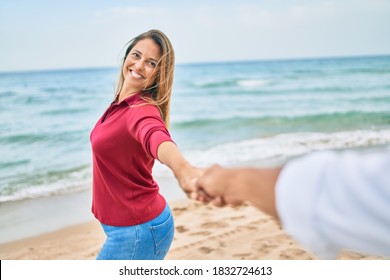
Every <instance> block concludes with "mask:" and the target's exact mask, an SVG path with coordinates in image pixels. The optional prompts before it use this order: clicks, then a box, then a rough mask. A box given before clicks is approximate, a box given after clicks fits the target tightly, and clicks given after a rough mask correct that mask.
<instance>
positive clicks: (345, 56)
mask: <svg viewBox="0 0 390 280" xmlns="http://www.w3.org/2000/svg"><path fill="white" fill-rule="evenodd" d="M382 56H383V57H385V56H390V53H387V54H360V55H331V56H308V57H285V58H254V59H243V60H224V61H223V60H218V61H199V62H179V63H176V66H182V65H183V66H191V65H207V64H229V63H250V62H271V61H298V60H316V59H318V60H328V59H343V58H364V57H367V58H369V57H382ZM116 68H118V66H115V65H112V66H79V67H77V66H76V67H59V68H42V69H19V70H0V74H13V73H32V72H35V73H43V72H62V71H64V72H67V71H86V70H99V69H100V70H103V69H116Z"/></svg>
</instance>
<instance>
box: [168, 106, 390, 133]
mask: <svg viewBox="0 0 390 280" xmlns="http://www.w3.org/2000/svg"><path fill="white" fill-rule="evenodd" d="M371 110H372V108H371V109H370V110H369V111H368V112H362V111H348V110H347V111H345V110H343V109H339V111H337V109H332V110H329V111H323V112H316V111H315V110H313V111H312V112H301V111H298V112H297V111H283V112H274V113H273V114H272V115H271V113H270V112H264V113H262V112H253V115H252V116H249V114H250V113H248V112H246V115H247V117H243V115H245V114H244V113H242V112H238V114H237V116H236V115H233V116H232V115H231V113H230V115H227V116H226V117H223V116H221V115H218V116H216V117H215V118H211V117H210V118H203V119H194V120H185V121H181V122H180V121H179V122H178V121H172V127H173V128H174V129H191V130H192V129H196V128H205V127H224V126H231V125H233V126H244V127H245V126H247V127H248V126H253V125H256V126H259V127H262V126H269V125H270V126H283V127H285V126H297V127H302V128H304V126H306V127H324V126H328V127H337V126H338V125H339V126H341V127H348V126H349V124H351V125H353V124H354V123H356V124H359V125H362V124H365V123H366V124H367V125H371V126H375V125H378V126H381V125H390V112H388V111H387V110H386V108H384V109H380V108H377V110H378V112H372V111H371Z"/></svg>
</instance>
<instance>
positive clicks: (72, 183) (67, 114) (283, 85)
mask: <svg viewBox="0 0 390 280" xmlns="http://www.w3.org/2000/svg"><path fill="white" fill-rule="evenodd" d="M117 74H118V70H117V69H116V68H106V69H76V70H63V71H45V72H23V73H22V72H20V73H16V72H14V73H0V120H1V122H0V155H1V157H0V201H10V200H17V199H26V198H33V197H39V196H46V195H53V194H58V193H64V192H69V191H74V190H80V189H87V188H90V185H91V151H90V144H89V133H90V130H91V129H92V127H93V126H94V124H95V122H96V120H97V119H98V117H99V116H100V115H101V114H102V113H103V111H104V110H105V108H106V107H107V106H108V105H109V103H110V102H111V99H112V97H113V91H114V85H115V82H116V78H117ZM170 131H171V134H172V137H173V138H174V140H175V142H176V143H177V144H178V146H179V147H180V149H181V150H182V151H183V153H184V154H185V156H186V157H187V158H188V159H189V160H190V161H191V162H192V163H194V164H196V165H201V166H208V165H210V164H212V163H214V162H218V163H220V164H223V165H229V166H234V165H238V164H259V163H260V164H262V163H264V164H266V163H267V162H272V161H283V160H286V159H288V158H290V157H293V156H297V155H300V154H303V153H306V152H309V151H313V150H321V149H344V148H355V147H371V146H380V145H386V144H388V143H390V56H376V57H349V58H332V59H330V58H328V59H305V60H274V61H252V62H229V63H210V64H192V65H178V66H177V67H176V73H175V83H174V91H173V97H172V107H171V127H170ZM155 175H156V176H169V171H168V170H167V169H165V168H164V167H163V166H160V165H158V164H157V165H156V168H155Z"/></svg>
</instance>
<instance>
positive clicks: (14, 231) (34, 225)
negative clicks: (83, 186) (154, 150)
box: [0, 176, 186, 252]
mask: <svg viewBox="0 0 390 280" xmlns="http://www.w3.org/2000/svg"><path fill="white" fill-rule="evenodd" d="M156 181H157V182H158V184H159V186H160V193H161V194H162V195H163V196H164V197H165V199H166V200H167V201H168V202H169V203H170V202H174V201H177V200H182V199H184V198H186V195H185V194H184V192H182V190H181V189H180V187H179V185H178V184H177V182H176V180H175V179H174V178H173V176H172V177H158V178H156ZM91 203H92V190H91V189H87V190H83V191H77V192H70V193H65V194H58V195H52V196H45V197H38V198H33V199H24V200H17V201H9V202H2V203H0V225H1V230H0V245H2V244H4V243H8V242H13V241H17V240H22V239H25V238H31V237H34V236H38V235H42V234H46V233H50V232H53V231H57V230H60V229H62V228H66V227H71V226H74V225H78V224H82V223H85V222H90V221H94V220H95V217H94V216H93V214H92V212H91ZM0 252H1V251H0Z"/></svg>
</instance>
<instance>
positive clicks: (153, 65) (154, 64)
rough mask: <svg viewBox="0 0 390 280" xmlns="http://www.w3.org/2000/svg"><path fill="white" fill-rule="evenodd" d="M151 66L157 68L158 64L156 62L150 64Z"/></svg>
mask: <svg viewBox="0 0 390 280" xmlns="http://www.w3.org/2000/svg"><path fill="white" fill-rule="evenodd" d="M149 64H150V66H152V67H153V68H155V67H156V66H157V63H156V62H154V61H151V62H149Z"/></svg>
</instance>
